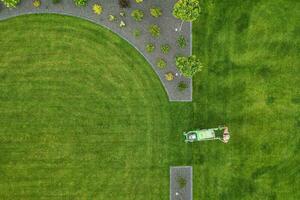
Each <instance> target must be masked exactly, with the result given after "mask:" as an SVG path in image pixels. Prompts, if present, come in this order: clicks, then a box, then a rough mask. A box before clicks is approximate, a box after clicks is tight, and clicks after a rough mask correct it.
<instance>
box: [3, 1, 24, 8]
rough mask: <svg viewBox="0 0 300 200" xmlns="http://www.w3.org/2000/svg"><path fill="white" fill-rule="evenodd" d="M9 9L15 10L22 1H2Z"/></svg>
mask: <svg viewBox="0 0 300 200" xmlns="http://www.w3.org/2000/svg"><path fill="white" fill-rule="evenodd" d="M1 1H2V2H3V4H4V5H5V6H6V7H7V8H15V7H16V6H17V4H18V3H19V2H20V0H1Z"/></svg>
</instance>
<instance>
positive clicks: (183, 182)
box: [177, 176, 186, 189]
mask: <svg viewBox="0 0 300 200" xmlns="http://www.w3.org/2000/svg"><path fill="white" fill-rule="evenodd" d="M177 183H178V185H179V188H180V189H182V188H184V187H185V186H186V179H185V178H183V177H182V176H179V177H178V178H177Z"/></svg>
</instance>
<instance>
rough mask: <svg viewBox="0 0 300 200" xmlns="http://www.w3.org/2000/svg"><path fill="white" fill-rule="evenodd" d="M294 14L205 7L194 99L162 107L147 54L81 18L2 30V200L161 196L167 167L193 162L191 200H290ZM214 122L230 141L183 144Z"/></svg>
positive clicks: (296, 142) (37, 19)
mask: <svg viewBox="0 0 300 200" xmlns="http://www.w3.org/2000/svg"><path fill="white" fill-rule="evenodd" d="M213 2H214V3H213ZM248 2H249V3H248ZM297 10H299V4H296V1H288V2H287V1H280V0H273V1H261V2H260V1H238V0H235V1H234V0H231V1H230V0H229V1H204V2H203V14H202V16H201V18H200V20H199V21H198V22H196V23H194V26H193V30H194V32H193V38H194V53H195V54H197V55H198V56H200V57H201V59H202V60H203V63H204V65H205V66H206V68H205V70H204V71H203V72H202V73H201V74H199V75H197V77H195V79H194V96H193V98H194V101H193V102H192V103H170V102H168V100H167V96H166V94H165V91H164V89H163V87H162V85H161V84H160V82H159V80H158V78H157V77H156V75H155V73H154V72H153V70H152V69H151V67H150V65H149V64H147V62H146V61H145V60H144V59H143V57H142V56H141V55H139V53H138V52H136V50H135V49H134V48H133V47H131V46H130V45H129V44H127V43H126V42H125V41H123V40H122V39H120V38H119V37H117V36H115V35H114V34H112V33H111V32H109V31H107V30H106V29H104V28H101V27H99V26H97V25H94V24H92V23H90V22H86V21H84V20H80V19H76V18H72V17H65V16H56V15H32V16H22V17H17V18H14V19H10V20H6V21H2V22H0V30H1V31H0V44H1V48H0V199H117V200H118V199H120V200H123V199H124V200H133V199H143V200H144V199H154V200H158V199H163V200H165V199H168V198H169V166H170V165H192V166H193V167H194V199H299V197H300V194H299V191H298V188H297V185H299V184H300V181H299V180H300V167H299V162H300V159H299V148H300V147H299V146H300V136H299V131H297V129H299V128H300V93H299V89H300V88H299V81H300V76H299V74H300V70H299V64H300V63H299V58H298V57H299V56H298V55H297V53H298V51H299V39H298V37H299V33H300V29H299V26H298V27H297V26H296V24H297V21H296V19H297V18H299V14H297V12H296V11H297ZM296 15H298V16H296ZM219 124H227V125H228V126H229V127H230V129H231V132H232V139H231V141H230V142H229V144H227V145H224V144H222V143H220V142H217V141H216V142H206V143H194V144H191V145H187V144H185V143H184V142H183V141H182V136H181V133H182V131H184V130H187V129H189V128H193V127H202V128H204V127H215V126H217V125H219Z"/></svg>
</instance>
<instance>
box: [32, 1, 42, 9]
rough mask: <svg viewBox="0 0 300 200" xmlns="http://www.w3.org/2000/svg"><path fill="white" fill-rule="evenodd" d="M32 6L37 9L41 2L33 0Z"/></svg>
mask: <svg viewBox="0 0 300 200" xmlns="http://www.w3.org/2000/svg"><path fill="white" fill-rule="evenodd" d="M32 4H33V6H34V7H35V8H38V7H40V6H41V1H40V0H34V1H33V2H32Z"/></svg>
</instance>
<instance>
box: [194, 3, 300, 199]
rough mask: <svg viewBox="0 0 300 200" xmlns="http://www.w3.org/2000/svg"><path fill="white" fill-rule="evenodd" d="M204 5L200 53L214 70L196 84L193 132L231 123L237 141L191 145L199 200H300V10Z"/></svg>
mask: <svg viewBox="0 0 300 200" xmlns="http://www.w3.org/2000/svg"><path fill="white" fill-rule="evenodd" d="M204 2H205V3H204V9H203V12H204V13H203V15H202V17H201V19H200V20H199V21H198V22H197V23H195V24H194V26H193V27H194V33H193V35H194V52H195V53H196V54H197V55H198V56H200V57H201V58H202V60H203V62H204V63H205V65H206V66H208V67H207V68H206V70H205V71H204V72H203V73H202V74H200V75H199V76H197V77H196V79H195V81H194V84H195V85H194V99H195V102H194V103H193V105H194V119H193V120H194V126H197V125H200V126H202V127H206V126H208V127H211V126H215V124H219V123H227V124H228V125H229V127H230V128H231V131H232V140H231V142H230V144H228V145H225V146H224V145H220V144H217V143H205V144H201V147H199V148H198V145H194V146H193V150H192V151H193V153H194V154H193V166H195V165H196V168H194V170H195V178H196V181H195V182H194V190H195V193H196V196H197V197H200V199H299V197H300V193H299V188H298V186H299V185H300V181H299V180H300V165H299V163H300V157H299V149H300V135H299V128H300V92H299V91H300V85H299V83H300V62H299V45H300V43H299V42H300V41H299V34H300V29H299V23H298V21H297V20H299V17H300V15H299V12H298V11H299V8H300V5H299V3H297V4H296V1H283V0H272V1H253V0H251V1H238V0H229V1H221V0H218V1H204ZM212 2H214V3H212ZM196 146H197V148H196ZM194 147H195V148H194ZM208 197H209V198H208Z"/></svg>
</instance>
